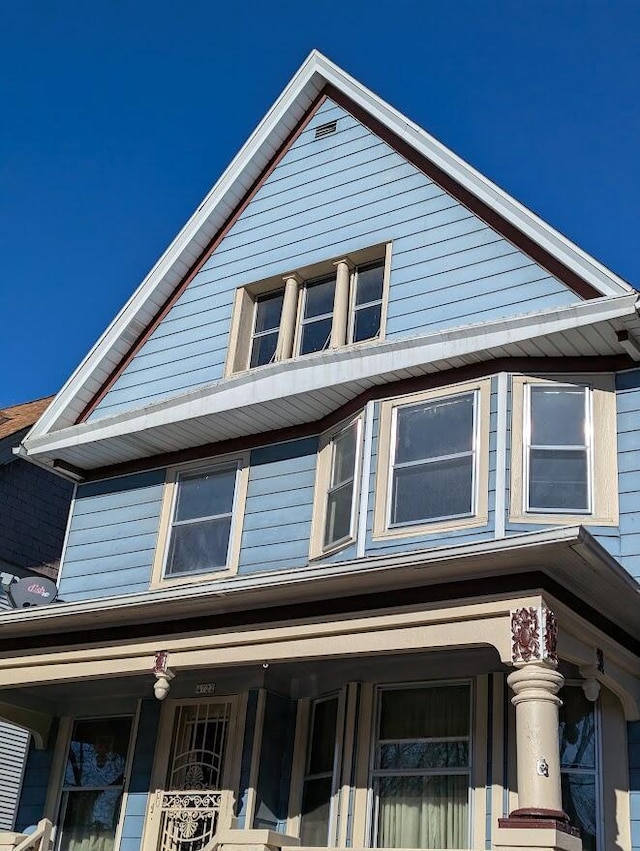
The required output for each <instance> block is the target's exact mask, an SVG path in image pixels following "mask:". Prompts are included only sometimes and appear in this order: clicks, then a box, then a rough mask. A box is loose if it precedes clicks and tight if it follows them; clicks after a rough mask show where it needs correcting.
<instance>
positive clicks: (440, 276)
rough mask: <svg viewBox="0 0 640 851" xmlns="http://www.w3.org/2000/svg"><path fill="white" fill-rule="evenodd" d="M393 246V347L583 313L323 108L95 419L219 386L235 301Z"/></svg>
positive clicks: (415, 174) (348, 120)
mask: <svg viewBox="0 0 640 851" xmlns="http://www.w3.org/2000/svg"><path fill="white" fill-rule="evenodd" d="M334 119H335V120H337V122H338V125H337V132H336V133H335V134H332V135H330V136H327V137H325V138H324V139H321V140H315V139H314V131H315V128H316V126H317V125H318V124H323V123H325V122H326V121H330V120H334ZM388 240H393V255H392V270H391V290H390V300H389V312H388V323H387V336H388V337H389V338H401V337H407V336H416V335H420V334H424V333H429V332H432V331H435V330H437V329H441V328H446V327H456V326H459V325H463V324H467V323H470V322H484V321H488V320H492V319H497V318H499V317H505V316H508V315H512V314H521V313H526V312H529V311H533V310H538V309H541V308H546V307H554V306H559V305H564V304H568V303H571V302H573V301H576V300H578V298H577V296H575V295H574V294H573V293H571V292H570V291H568V290H567V289H566V288H565V287H564V285H562V284H561V283H560V282H558V281H557V280H556V279H555V278H553V277H552V276H550V275H549V274H548V273H547V272H546V271H545V270H544V269H542V268H541V267H540V266H538V265H537V264H536V263H534V262H533V261H532V260H531V259H530V258H529V257H527V256H526V255H525V254H523V253H522V252H520V251H519V250H517V249H516V248H514V246H513V245H512V244H511V243H509V242H508V241H507V240H505V239H503V238H502V237H501V236H499V235H498V234H497V233H496V232H495V231H494V230H492V229H491V228H490V227H488V226H487V225H486V224H485V223H484V222H483V221H482V220H480V219H479V218H477V217H476V216H474V215H473V214H471V213H470V212H469V210H467V208H466V207H464V206H462V205H461V204H459V203H458V202H457V201H456V200H455V199H453V198H452V197H451V196H450V195H448V194H447V193H446V192H444V191H443V190H442V189H441V188H440V187H439V186H437V185H436V184H434V183H433V182H432V181H431V180H429V179H428V178H427V177H426V176H425V175H423V174H422V173H421V172H419V171H418V170H417V169H416V168H415V167H414V166H412V165H411V164H410V163H408V162H407V161H406V160H405V159H404V158H403V157H401V156H400V155H399V154H397V153H396V152H395V151H393V150H392V149H391V148H390V147H389V146H388V145H387V144H386V143H384V142H382V141H381V140H380V139H379V138H378V137H377V136H375V135H374V134H373V133H371V132H370V131H369V130H367V129H366V128H365V127H363V126H362V125H361V124H360V123H359V122H358V121H356V120H355V119H354V118H353V117H352V116H351V115H349V114H348V113H346V112H345V111H344V110H343V109H341V108H340V107H338V106H336V105H335V104H334V103H332V102H331V101H330V100H328V101H325V102H324V103H323V104H322V105H321V106H320V108H319V109H318V111H317V113H316V115H315V116H314V118H313V120H312V121H311V122H310V124H309V126H308V127H307V129H305V130H304V131H303V132H302V133H301V135H300V136H299V137H298V139H297V140H296V141H295V143H294V144H293V145H292V147H291V148H290V150H289V151H288V152H287V154H286V155H285V156H284V157H283V159H282V161H281V162H280V163H279V165H278V166H277V168H276V169H275V171H274V172H273V173H272V174H271V176H270V177H269V179H268V180H267V181H266V182H265V183H264V184H263V186H262V187H261V188H260V190H259V191H258V193H257V194H256V196H255V197H254V199H253V200H252V202H251V203H250V204H249V205H248V207H247V209H246V210H245V211H244V213H243V214H242V216H240V218H239V219H238V221H236V223H235V224H234V225H233V227H232V228H231V229H230V231H229V233H228V234H227V235H226V236H225V238H224V239H223V240H222V242H221V243H220V245H219V246H218V248H217V249H216V251H215V252H214V253H213V255H212V256H211V258H210V259H209V260H208V261H207V263H206V264H205V266H204V267H203V269H202V270H201V271H200V272H199V273H198V275H196V277H195V278H194V280H193V281H192V282H191V283H190V284H189V286H188V287H187V289H186V290H185V292H184V293H183V294H182V296H181V297H180V298H179V299H178V301H177V302H176V304H175V305H174V306H173V308H172V309H171V310H170V311H169V313H168V314H167V316H166V317H165V318H164V320H163V321H162V322H161V323H160V325H159V326H158V328H157V329H156V330H155V331H154V332H153V334H152V335H151V336H150V338H149V339H148V340H147V342H146V343H145V344H144V346H143V347H142V348H141V350H140V351H139V352H138V353H137V355H136V356H135V357H134V358H133V360H132V362H131V363H130V364H129V365H128V366H127V368H126V369H125V371H124V372H123V373H122V375H121V376H120V377H119V378H118V380H117V381H116V383H115V384H114V386H113V387H112V388H111V390H110V391H109V392H108V393H107V394H106V396H105V398H104V399H103V400H102V401H101V402H100V404H99V405H98V407H97V408H96V410H95V411H94V412H93V414H92V416H91V418H97V417H102V416H107V415H112V414H116V413H119V412H121V411H124V410H128V409H133V408H138V407H142V406H144V405H148V404H152V403H154V402H158V401H160V400H162V399H165V398H168V397H170V396H173V395H176V394H180V393H183V392H186V391H188V390H192V389H194V388H197V387H201V386H203V385H206V384H209V383H211V382H215V381H219V380H220V379H221V378H222V374H223V366H224V361H225V357H226V352H227V345H228V335H229V327H230V319H231V309H232V304H233V299H234V294H235V291H236V289H237V288H239V287H243V286H246V285H247V284H250V283H252V282H255V281H258V280H262V279H263V278H268V277H270V276H273V275H279V274H284V273H285V272H288V271H290V270H291V269H295V268H302V267H305V266H307V265H309V264H311V263H316V262H319V261H323V260H328V259H331V258H332V257H336V256H339V255H342V254H345V253H347V254H348V253H350V252H354V251H357V250H359V249H363V248H367V247H369V246H372V245H375V244H378V243H381V242H385V241H388Z"/></svg>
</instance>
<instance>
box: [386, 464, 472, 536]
mask: <svg viewBox="0 0 640 851" xmlns="http://www.w3.org/2000/svg"><path fill="white" fill-rule="evenodd" d="M391 505H392V511H391V523H413V522H416V521H419V520H434V519H436V518H439V517H457V516H459V515H466V514H471V512H472V510H473V458H472V456H471V455H467V456H465V457H462V458H451V459H449V460H448V461H434V462H433V463H431V464H418V465H416V466H413V467H401V468H399V469H397V470H395V471H394V475H393V494H392V503H391Z"/></svg>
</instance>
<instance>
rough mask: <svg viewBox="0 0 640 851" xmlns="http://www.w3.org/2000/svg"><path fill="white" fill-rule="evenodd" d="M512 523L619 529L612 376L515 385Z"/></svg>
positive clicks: (531, 379) (521, 380)
mask: <svg viewBox="0 0 640 851" xmlns="http://www.w3.org/2000/svg"><path fill="white" fill-rule="evenodd" d="M510 462H511V463H510V472H511V499H510V503H511V504H510V517H511V520H512V521H515V522H518V523H526V522H538V523H540V522H544V523H549V522H553V523H556V524H561V523H585V522H591V523H595V524H597V525H603V526H609V525H617V523H618V499H617V497H618V481H617V477H618V471H617V454H616V396H615V386H614V380H613V376H611V375H600V374H598V375H579V376H557V377H556V376H523V375H514V376H513V379H512V421H511V452H510Z"/></svg>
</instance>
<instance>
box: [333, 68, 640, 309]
mask: <svg viewBox="0 0 640 851" xmlns="http://www.w3.org/2000/svg"><path fill="white" fill-rule="evenodd" d="M318 61H319V63H320V66H321V68H322V73H323V76H324V77H325V79H327V81H328V82H331V83H332V84H333V85H335V86H336V88H339V89H341V90H342V91H344V92H345V94H348V95H349V96H350V97H351V99H352V100H354V101H356V103H358V104H359V105H360V106H362V107H363V108H364V109H366V110H367V111H368V112H370V113H371V114H372V115H374V116H375V117H376V118H378V119H379V120H380V121H382V123H383V124H385V125H386V126H387V127H388V128H389V129H390V130H392V131H393V132H394V133H396V135H398V136H400V137H401V138H402V139H404V140H405V141H406V142H408V143H409V144H410V145H411V146H412V147H413V148H415V149H416V150H417V151H418V152H419V153H421V154H423V155H424V156H425V157H427V159H429V160H431V161H432V162H433V163H435V164H436V165H438V166H439V167H440V168H441V169H442V170H443V171H444V172H446V173H447V174H448V175H450V176H451V177H452V178H454V179H455V180H456V181H457V182H458V183H459V184H460V185H461V186H464V187H465V188H466V189H469V191H471V192H472V193H473V194H474V195H476V196H477V197H478V198H480V199H481V200H482V201H484V202H485V203H486V204H487V205H488V206H489V207H491V208H492V209H494V210H496V211H497V212H499V213H500V214H501V215H502V216H503V217H504V218H505V219H506V220H507V221H508V222H510V223H511V224H513V225H514V226H515V227H517V228H518V229H519V230H521V231H522V232H523V233H525V234H527V236H529V237H531V238H532V239H533V240H534V242H536V243H538V245H541V246H542V247H543V248H545V249H546V250H547V251H548V252H549V253H550V254H551V255H552V256H554V257H556V258H557V259H558V260H560V261H561V262H562V263H564V264H565V265H566V266H567V267H568V268H570V269H572V270H573V271H574V272H576V274H578V275H580V277H582V278H583V279H584V280H585V281H586V282H587V283H589V284H591V285H592V286H593V287H594V288H595V289H596V290H598V291H599V292H601V293H602V295H610V296H616V295H624V294H625V293H631V292H635V290H634V288H633V287H632V286H631V285H630V284H629V283H627V282H626V281H625V280H623V279H622V278H620V277H619V276H618V275H616V274H615V273H614V272H612V271H611V270H610V269H608V268H607V267H606V266H604V265H603V264H602V263H599V262H598V261H597V260H596V259H595V258H594V257H591V256H590V255H589V254H587V252H586V251H583V250H582V249H581V248H580V247H579V246H577V245H575V243H573V242H571V240H569V239H568V238H567V237H566V236H564V235H563V234H561V233H559V232H558V231H557V230H555V229H554V228H553V227H552V226H551V225H549V224H547V222H545V221H544V220H543V219H541V218H540V217H539V216H537V215H536V214H535V213H533V212H532V211H531V210H529V209H528V208H527V207H525V206H524V205H523V204H521V203H520V202H519V201H517V200H516V199H515V198H513V197H511V196H510V195H509V194H508V193H507V192H505V191H504V190H503V189H501V188H500V187H499V186H497V185H496V184H495V183H493V181H491V180H489V179H488V178H487V177H485V176H484V175H483V174H481V173H480V172H479V171H477V170H476V169H475V168H473V166H471V165H469V163H467V162H465V160H463V159H462V158H461V157H459V156H458V155H457V154H455V153H454V152H453V151H452V150H451V149H449V148H447V147H446V146H445V145H443V144H442V143H441V142H439V141H438V140H437V139H436V138H435V137H433V136H431V134H429V133H427V131H426V130H423V129H422V128H421V127H419V126H418V125H417V124H415V123H414V122H413V121H410V120H409V119H408V118H406V116H404V115H402V113H400V112H398V110H396V109H394V108H393V107H392V106H390V105H389V104H388V103H386V102H385V101H383V100H382V99H381V98H379V97H378V96H377V95H376V94H374V93H373V92H372V91H370V90H369V89H367V88H365V87H364V86H363V85H361V84H360V83H358V81H357V80H354V79H353V77H350V76H349V75H348V74H346V73H345V72H344V71H343V70H342V69H341V68H339V67H338V66H337V65H334V64H333V63H332V62H330V60H328V59H326V57H323V56H321V55H319V60H318Z"/></svg>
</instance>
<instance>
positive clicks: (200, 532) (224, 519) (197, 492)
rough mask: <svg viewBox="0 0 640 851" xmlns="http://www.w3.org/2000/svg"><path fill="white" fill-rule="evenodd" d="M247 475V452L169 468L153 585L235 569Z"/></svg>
mask: <svg viewBox="0 0 640 851" xmlns="http://www.w3.org/2000/svg"><path fill="white" fill-rule="evenodd" d="M248 476H249V466H248V456H247V455H243V456H242V457H234V456H231V457H227V458H225V459H219V460H218V461H217V462H214V463H211V464H208V465H206V466H203V465H201V464H199V465H189V466H187V467H184V468H174V469H171V470H169V472H168V474H167V482H166V485H165V493H164V498H163V506H162V518H163V519H162V522H161V524H160V533H159V536H158V546H157V548H156V557H155V562H154V569H153V579H152V586H153V585H156V586H157V585H161V584H163V583H165V582H179V581H194V582H195V581H197V580H198V579H199V578H201V577H202V576H204V575H207V576H209V575H214V574H218V573H227V572H230V571H231V572H234V571H235V570H236V569H237V563H238V556H239V550H240V537H241V532H242V520H243V513H244V501H245V498H246V491H247V481H248Z"/></svg>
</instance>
